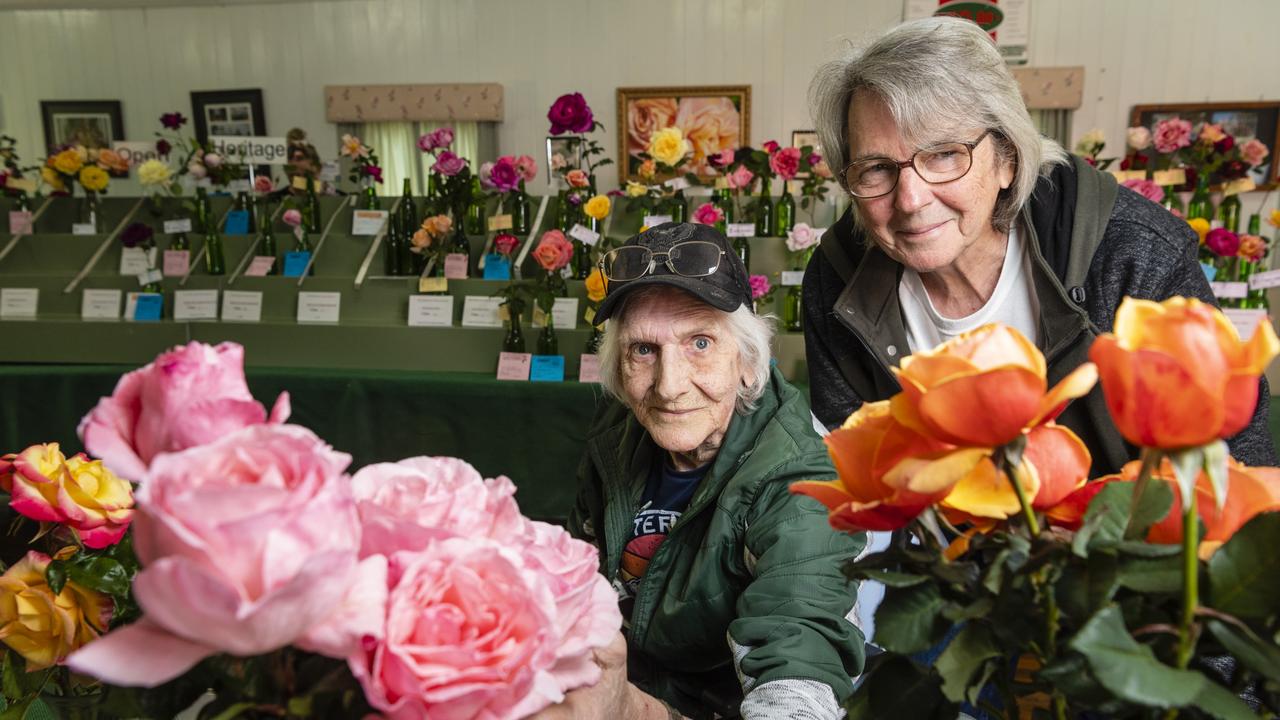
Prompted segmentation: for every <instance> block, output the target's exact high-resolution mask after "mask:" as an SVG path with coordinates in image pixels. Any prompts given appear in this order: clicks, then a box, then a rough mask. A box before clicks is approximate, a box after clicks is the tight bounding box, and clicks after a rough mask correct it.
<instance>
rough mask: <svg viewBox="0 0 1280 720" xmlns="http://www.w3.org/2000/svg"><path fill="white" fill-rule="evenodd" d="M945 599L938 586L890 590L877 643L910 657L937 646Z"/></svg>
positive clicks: (879, 618)
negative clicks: (940, 617) (935, 642)
mask: <svg viewBox="0 0 1280 720" xmlns="http://www.w3.org/2000/svg"><path fill="white" fill-rule="evenodd" d="M941 610H942V596H941V594H940V593H939V592H938V588H937V586H936V585H934V584H932V583H929V584H927V585H916V586H913V587H909V588H888V589H886V590H885V594H884V600H883V601H882V602H881V603H880V608H879V609H878V610H877V611H876V638H875V639H876V643H878V644H879V645H881V646H882V647H884V648H885V649H886V650H891V651H893V652H897V653H903V654H910V653H914V652H920V651H921V650H926V649H928V648H929V647H931V646H932V645H933V638H934V636H935V634H936V633H935V628H936V626H937V620H938V613H939V612H940V611H941Z"/></svg>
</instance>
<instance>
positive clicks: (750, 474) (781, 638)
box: [568, 223, 863, 719]
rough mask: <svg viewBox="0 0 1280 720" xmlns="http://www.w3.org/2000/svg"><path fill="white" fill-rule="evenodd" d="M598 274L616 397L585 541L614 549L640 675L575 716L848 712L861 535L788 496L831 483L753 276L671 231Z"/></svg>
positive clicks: (587, 701) (575, 702)
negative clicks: (816, 481)
mask: <svg viewBox="0 0 1280 720" xmlns="http://www.w3.org/2000/svg"><path fill="white" fill-rule="evenodd" d="M601 266H602V270H603V272H604V275H605V277H606V278H607V279H608V291H607V292H608V295H607V297H606V298H605V300H604V302H603V303H602V304H601V306H600V310H599V312H598V313H597V314H596V318H597V319H603V318H608V320H609V324H608V327H607V330H606V331H605V338H604V342H603V345H602V347H601V350H600V366H601V379H602V382H603V384H604V387H605V389H606V390H607V391H608V392H609V393H610V394H611V395H612V396H614V397H615V398H616V399H617V400H618V401H620V402H613V401H609V402H608V406H607V407H605V408H604V409H603V410H602V411H601V412H600V413H599V414H598V416H597V421H596V423H595V425H594V427H593V428H592V429H591V431H590V432H589V433H588V439H587V451H586V455H585V457H584V458H583V461H582V463H581V465H580V467H579V475H580V481H581V484H580V490H579V495H578V500H577V503H576V506H575V507H574V509H573V511H572V513H571V515H570V520H569V529H570V531H571V532H572V533H574V534H575V535H578V536H579V537H582V538H585V539H588V540H590V541H592V542H594V543H595V544H596V545H597V546H598V547H599V548H600V560H601V571H602V572H603V573H604V574H605V576H606V577H608V578H610V579H612V580H613V582H614V586H615V588H616V589H617V591H618V594H619V597H620V601H621V605H622V610H623V616H624V618H625V623H624V625H625V631H626V661H627V662H626V667H625V668H624V667H622V666H621V665H619V666H617V667H615V668H613V669H612V670H610V668H609V667H608V665H609V662H608V661H607V660H606V661H602V664H604V665H605V666H606V679H605V681H602V682H601V683H600V684H599V685H597V686H596V687H595V688H590V689H587V690H582V691H577V692H575V693H571V694H570V699H569V703H568V704H569V705H571V706H574V707H575V708H576V711H575V712H574V713H573V714H574V716H575V717H592V718H597V717H607V716H609V715H615V716H617V717H626V716H628V715H627V713H634V715H633V716H636V717H657V718H664V719H665V718H667V717H679V716H681V715H682V714H683V715H685V716H689V717H693V718H702V717H707V718H709V717H712V716H713V714H716V716H719V717H737V716H739V714H740V715H741V716H742V717H744V718H765V717H769V718H776V717H805V718H836V717H839V716H840V711H839V706H838V702H839V701H840V700H843V699H844V698H846V697H847V696H848V695H849V694H850V693H851V692H852V685H851V683H850V677H851V676H856V675H857V674H858V673H859V672H860V671H861V667H862V659H863V657H862V650H863V638H862V635H861V634H860V633H859V632H858V630H857V628H855V627H854V626H853V625H852V624H851V623H850V622H849V621H848V620H847V619H846V615H847V614H848V613H849V611H850V609H851V608H852V606H853V598H854V590H855V588H854V586H852V585H851V584H849V583H847V582H846V581H845V579H844V577H843V576H842V575H841V573H840V569H839V568H840V564H841V562H843V561H844V560H847V559H849V558H851V557H853V556H855V555H857V553H858V552H859V550H860V549H861V548H862V545H863V542H862V538H861V537H860V536H852V535H837V534H834V533H832V532H831V530H830V527H829V526H828V525H827V520H826V511H825V508H823V507H822V506H821V505H819V504H818V503H816V502H814V501H812V500H810V499H809V498H806V497H803V496H798V495H792V494H791V493H789V492H788V485H790V483H792V482H794V481H796V480H801V479H812V478H827V479H830V478H834V477H835V473H834V471H833V469H832V466H831V463H830V460H829V458H828V456H827V453H826V450H825V448H824V447H823V444H822V441H821V440H820V439H819V438H818V436H817V435H816V434H815V433H814V432H813V428H812V423H811V418H810V414H809V407H808V405H807V403H806V402H805V399H804V397H803V396H802V395H801V394H800V393H799V392H797V391H796V390H795V388H793V387H791V385H789V384H787V381H786V380H784V379H783V378H782V375H781V374H780V373H778V371H777V370H776V369H773V368H771V367H770V351H769V343H770V340H771V338H772V336H773V332H774V326H773V321H772V320H771V319H769V318H762V317H759V316H757V315H756V314H755V313H754V312H753V311H752V309H751V293H750V288H749V286H748V283H747V272H746V268H744V267H743V265H742V261H741V260H739V259H738V257H737V255H735V254H734V252H733V249H732V247H731V245H730V244H729V242H728V241H727V240H726V239H725V237H724V236H723V235H721V234H719V233H718V232H716V231H715V230H714V229H712V228H710V227H708V226H705V225H688V224H673V223H668V224H665V225H660V226H658V227H655V228H653V229H650V230H648V231H646V232H644V233H641V234H640V235H637V236H635V237H633V238H631V239H630V240H628V241H627V242H626V244H625V245H623V246H622V247H619V248H617V249H615V250H613V251H611V252H609V253H606V254H605V255H604V257H603V258H602V260H601ZM624 671H625V673H626V675H625V677H624V676H623V675H622V673H623V672H624ZM611 675H612V677H610V676H611ZM625 680H629V681H630V682H629V683H628V682H625ZM744 694H745V699H744ZM655 698H657V700H661V704H659V703H658V702H657V700H655ZM664 705H665V707H664Z"/></svg>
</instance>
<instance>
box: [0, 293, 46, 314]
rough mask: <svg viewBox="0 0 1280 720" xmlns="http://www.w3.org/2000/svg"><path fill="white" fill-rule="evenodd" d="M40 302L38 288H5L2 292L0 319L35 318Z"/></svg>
mask: <svg viewBox="0 0 1280 720" xmlns="http://www.w3.org/2000/svg"><path fill="white" fill-rule="evenodd" d="M39 302H40V290H39V289H38V288H4V289H3V290H0V318H4V319H5V320H13V319H15V318H33V317H35V316H36V307H37V305H38V304H39Z"/></svg>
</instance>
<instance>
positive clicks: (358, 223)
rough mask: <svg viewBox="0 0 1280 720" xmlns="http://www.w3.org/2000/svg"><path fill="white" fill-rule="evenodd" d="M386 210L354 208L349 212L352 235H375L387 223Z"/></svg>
mask: <svg viewBox="0 0 1280 720" xmlns="http://www.w3.org/2000/svg"><path fill="white" fill-rule="evenodd" d="M388 214H389V213H388V212H387V211H386V210H356V211H355V212H354V213H352V214H351V234H352V235H377V234H378V233H380V232H382V227H383V226H384V225H386V224H387V215H388Z"/></svg>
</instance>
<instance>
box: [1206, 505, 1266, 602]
mask: <svg viewBox="0 0 1280 720" xmlns="http://www.w3.org/2000/svg"><path fill="white" fill-rule="evenodd" d="M1277 548H1280V513H1274V512H1270V513H1263V514H1260V515H1258V516H1257V517H1255V518H1253V519H1252V520H1250V521H1249V522H1248V523H1245V526H1244V527H1242V528H1240V529H1239V530H1238V531H1236V534H1235V535H1233V536H1232V537H1231V539H1230V540H1228V541H1227V543H1226V544H1225V545H1223V546H1222V547H1220V548H1218V551H1217V552H1216V553H1214V554H1213V557H1212V558H1211V559H1210V560H1209V589H1210V592H1209V599H1210V602H1209V603H1208V604H1209V605H1210V606H1211V607H1213V608H1215V609H1217V610H1220V611H1222V612H1224V613H1227V614H1229V615H1235V616H1237V617H1242V618H1265V617H1269V616H1271V615H1274V614H1276V611H1277V609H1280V603H1278V602H1277V600H1276V598H1277V597H1280V552H1277Z"/></svg>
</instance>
